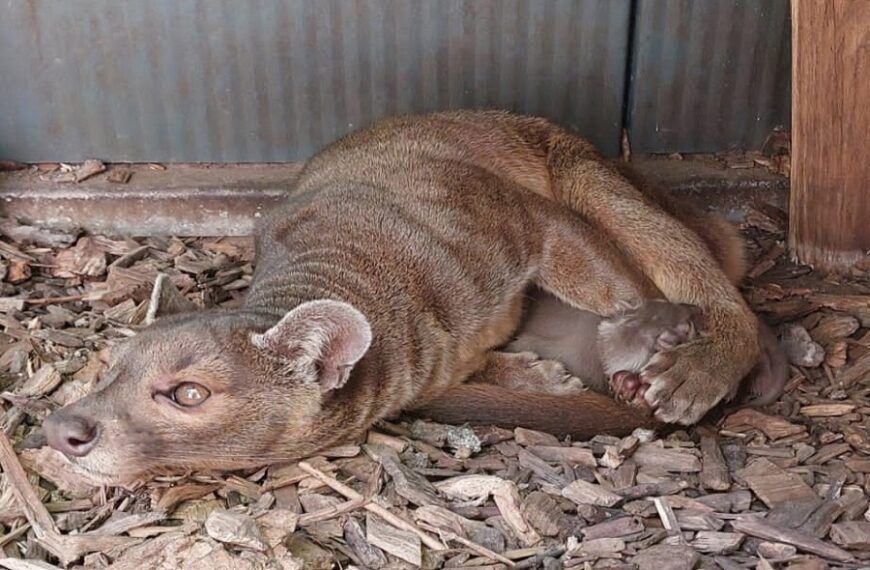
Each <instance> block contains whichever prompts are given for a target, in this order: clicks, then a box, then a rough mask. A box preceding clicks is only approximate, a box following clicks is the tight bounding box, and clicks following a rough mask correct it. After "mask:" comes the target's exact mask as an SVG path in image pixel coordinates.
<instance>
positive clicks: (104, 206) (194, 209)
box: [0, 157, 788, 236]
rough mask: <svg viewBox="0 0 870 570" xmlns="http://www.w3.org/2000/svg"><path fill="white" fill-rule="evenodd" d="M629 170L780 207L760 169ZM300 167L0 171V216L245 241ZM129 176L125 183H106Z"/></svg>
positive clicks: (734, 215) (697, 193)
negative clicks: (76, 179) (65, 176)
mask: <svg viewBox="0 0 870 570" xmlns="http://www.w3.org/2000/svg"><path fill="white" fill-rule="evenodd" d="M632 166H633V167H634V168H635V169H636V170H637V171H638V172H639V173H640V174H641V175H643V176H644V177H646V178H648V179H650V180H651V181H653V182H655V183H658V184H660V185H663V186H665V187H668V188H671V189H674V190H676V191H679V192H681V193H685V195H686V197H687V199H690V200H693V201H696V202H697V203H698V204H699V205H701V206H703V207H706V208H709V209H712V210H716V211H720V212H722V213H724V214H726V215H727V216H728V217H729V218H731V219H734V220H738V221H739V220H740V219H742V217H743V216H744V215H745V211H746V207H747V206H748V205H749V204H750V203H751V202H752V201H754V200H757V199H761V200H764V201H766V202H769V203H772V204H774V205H777V206H778V207H780V208H785V205H786V203H787V197H788V180H787V179H785V178H783V177H780V176H776V175H773V174H771V173H769V172H768V171H767V170H765V169H763V168H751V169H723V168H716V167H715V166H710V164H709V163H708V162H707V161H696V160H673V159H667V158H652V157H640V158H636V159H635V160H633V161H632ZM300 169H301V165H300V164H295V163H290V164H255V165H250V164H241V165H186V164H176V165H168V166H167V167H166V169H165V170H155V169H153V168H152V167H149V165H132V166H131V165H113V166H110V168H109V171H108V173H103V174H100V175H97V176H95V177H93V178H91V179H88V180H85V181H83V182H81V183H78V184H76V183H72V182H61V181H59V180H58V178H59V177H60V175H59V173H45V172H42V171H40V170H38V169H36V168H32V169H30V170H24V171H18V172H7V173H0V214H2V215H4V216H10V217H15V218H18V219H20V220H22V221H24V222H26V223H30V224H35V225H40V226H45V227H54V228H61V229H68V228H71V227H79V228H83V229H85V230H87V231H90V232H93V233H102V234H107V235H133V236H144V235H178V236H188V235H190V236H221V235H249V234H250V233H251V229H252V227H253V222H254V220H255V219H256V218H257V217H259V216H260V215H261V214H262V213H263V212H265V211H268V210H269V209H270V208H272V207H274V206H275V205H276V204H278V203H280V201H281V200H282V199H283V198H284V197H285V196H286V195H287V192H288V191H289V190H290V188H291V187H292V184H293V180H294V179H295V177H296V176H297V174H298V173H299V171H300ZM113 170H130V171H132V172H133V176H132V177H131V179H130V181H129V182H128V183H127V184H113V183H111V182H109V181H108V180H107V178H108V174H111V172H112V171H113Z"/></svg>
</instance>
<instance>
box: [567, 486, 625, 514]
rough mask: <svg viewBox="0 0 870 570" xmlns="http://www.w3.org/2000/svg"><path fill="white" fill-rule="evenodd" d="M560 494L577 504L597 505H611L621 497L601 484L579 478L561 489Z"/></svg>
mask: <svg viewBox="0 0 870 570" xmlns="http://www.w3.org/2000/svg"><path fill="white" fill-rule="evenodd" d="M562 496H563V497H565V498H566V499H569V500H571V501H573V502H575V503H577V504H578V505H597V506H600V507H612V506H614V505H616V504H617V503H619V502H620V501H621V500H622V497H621V496H619V495H617V494H615V493H612V492H610V491H608V490H607V489H605V488H604V487H602V486H601V485H595V484H594V483H587V482H586V481H582V480H580V479H578V480H576V481H574V482H572V483H571V484H570V485H568V486H567V487H565V488H564V489H562Z"/></svg>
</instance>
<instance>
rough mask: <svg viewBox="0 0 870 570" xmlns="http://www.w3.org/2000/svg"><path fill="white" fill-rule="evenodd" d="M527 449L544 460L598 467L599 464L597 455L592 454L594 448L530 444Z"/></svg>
mask: <svg viewBox="0 0 870 570" xmlns="http://www.w3.org/2000/svg"><path fill="white" fill-rule="evenodd" d="M527 449H528V450H529V451H530V452H531V453H534V454H535V455H537V456H538V457H540V458H541V459H543V460H544V461H550V462H553V463H567V464H568V465H571V466H576V465H582V466H585V467H596V466H597V465H598V463H597V462H596V461H595V455H593V454H592V450H591V449H586V448H583V447H562V446H552V445H530V446H529V447H528V448H527Z"/></svg>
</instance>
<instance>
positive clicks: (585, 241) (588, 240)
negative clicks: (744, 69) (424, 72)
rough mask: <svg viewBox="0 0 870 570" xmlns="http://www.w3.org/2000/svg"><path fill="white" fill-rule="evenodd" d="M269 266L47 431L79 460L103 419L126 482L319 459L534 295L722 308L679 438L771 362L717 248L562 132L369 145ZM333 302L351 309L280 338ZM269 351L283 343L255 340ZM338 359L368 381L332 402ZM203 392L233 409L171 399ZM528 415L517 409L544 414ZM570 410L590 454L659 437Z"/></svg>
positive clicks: (378, 132)
mask: <svg viewBox="0 0 870 570" xmlns="http://www.w3.org/2000/svg"><path fill="white" fill-rule="evenodd" d="M257 247H258V264H257V270H256V272H255V275H254V280H253V282H252V284H251V287H250V290H249V292H248V295H247V297H246V300H245V304H244V306H243V307H242V308H241V309H235V310H227V311H206V312H202V313H198V314H191V315H186V316H181V317H176V318H173V319H171V320H168V321H166V322H163V323H158V324H157V325H156V326H155V327H153V328H151V329H149V330H147V331H145V332H143V333H142V334H140V335H139V336H137V337H136V338H134V339H132V340H130V341H129V342H128V343H127V344H126V347H125V350H123V354H122V355H121V356H120V358H119V360H118V361H117V363H116V364H115V365H114V366H113V367H112V369H111V372H110V374H109V379H108V381H107V383H106V385H105V386H104V388H103V389H101V390H100V391H98V392H95V393H93V394H91V395H89V396H87V397H86V398H84V399H83V400H80V401H79V402H77V403H74V404H72V405H70V406H68V407H67V408H64V409H63V410H60V411H59V412H57V413H56V414H54V415H53V416H52V417H51V418H49V419H48V420H47V422H46V431H47V434H49V440H50V441H53V442H54V445H58V446H59V447H63V446H62V445H61V443H62V442H63V437H64V434H65V431H64V430H66V429H67V426H68V424H69V423H70V422H72V421H73V420H72V418H79V419H81V418H88V421H89V422H92V423H94V424H96V425H97V426H99V427H98V429H97V428H95V431H97V432H98V433H99V435H98V438H97V439H95V440H93V441H91V444H93V446H92V448H90V449H88V450H86V452H82V453H79V455H80V457H78V458H77V462H78V463H79V464H80V465H82V466H83V467H85V468H87V469H90V470H91V471H92V472H94V473H98V474H101V475H102V476H103V477H104V478H106V479H109V480H118V479H129V478H131V477H134V476H138V475H141V474H143V473H149V472H154V471H156V470H160V469H163V468H170V469H179V468H214V469H233V468H239V467H244V466H249V465H261V464H264V463H269V462H274V461H279V460H284V459H292V458H298V457H300V456H304V455H307V454H311V453H313V452H316V451H318V450H320V449H323V448H325V447H329V446H331V445H334V444H336V443H339V442H341V441H345V440H347V439H350V438H352V437H354V436H357V435H358V434H360V433H362V432H363V431H364V430H366V429H367V428H369V427H370V426H371V425H372V423H373V422H374V421H375V420H377V419H378V418H383V417H387V416H389V415H392V414H395V413H397V412H399V411H400V410H403V409H408V408H411V407H414V406H419V405H422V404H425V403H426V402H428V401H432V400H433V399H434V398H435V397H437V396H439V395H441V394H444V393H445V392H446V391H447V390H448V389H450V388H452V387H456V386H458V385H459V384H461V383H462V382H463V381H465V380H466V379H467V378H468V377H469V375H471V374H472V373H473V372H474V371H475V370H478V369H479V368H481V367H482V366H483V365H484V363H485V362H486V359H487V355H488V353H489V351H490V350H491V349H492V348H494V347H496V346H499V345H501V344H503V343H504V342H506V341H507V340H508V339H509V338H510V336H511V334H512V333H513V332H514V330H515V329H516V328H517V325H518V323H519V319H520V317H521V313H522V299H523V295H524V294H525V291H526V290H527V289H528V288H529V287H530V286H532V285H536V286H539V287H541V288H542V289H544V290H546V291H548V292H550V293H551V294H553V295H555V296H556V297H558V298H559V299H561V300H562V301H564V302H566V303H568V304H570V305H571V306H573V307H576V308H579V309H583V310H588V311H591V312H594V313H596V314H599V315H605V316H606V315H609V314H612V313H613V312H614V311H615V310H616V309H617V307H618V305H619V304H620V303H624V302H637V301H638V300H640V299H644V298H651V297H656V296H658V295H659V294H660V293H661V294H663V295H664V297H666V298H667V299H669V300H671V301H674V302H685V303H691V304H695V305H698V306H699V307H700V308H701V310H702V311H703V313H704V316H705V320H706V325H707V329H708V331H709V335H707V336H705V337H704V338H702V339H699V340H697V341H695V342H692V343H688V344H685V345H683V346H680V347H677V348H676V349H674V350H670V351H666V352H661V353H659V354H657V355H656V356H655V357H654V358H653V360H652V361H651V362H650V364H649V366H648V367H647V369H646V370H645V375H646V376H647V381H648V383H649V384H650V388H649V389H648V390H647V394H648V396H649V400H650V403H651V404H652V405H653V406H654V407H655V409H656V414H657V417H658V418H659V419H660V420H664V421H669V422H680V423H692V422H694V421H696V420H698V419H699V418H700V417H701V415H702V414H703V413H704V412H706V411H707V410H708V409H709V408H711V407H712V406H713V405H714V404H716V403H717V402H718V401H720V400H721V399H722V398H723V397H725V396H726V395H727V394H728V393H729V392H731V391H732V390H733V389H734V388H735V387H736V386H737V384H738V382H739V380H740V379H741V378H742V377H743V376H744V375H745V374H746V373H747V372H748V371H749V369H750V368H751V367H752V364H753V363H754V362H755V361H756V359H757V353H758V345H757V339H756V335H755V334H754V331H755V327H756V324H755V318H754V315H753V314H752V313H751V311H749V309H748V308H747V307H746V304H745V303H744V301H743V299H742V298H741V296H740V294H739V293H738V291H737V290H736V289H735V288H734V287H733V286H732V285H731V283H730V282H729V280H728V278H727V277H726V276H725V275H724V274H723V272H722V271H721V269H719V267H718V264H717V263H716V260H715V259H714V258H713V257H712V254H711V253H710V251H709V249H708V248H707V246H706V245H705V244H704V242H703V241H702V240H701V239H699V238H698V235H697V234H695V233H693V232H692V231H691V230H689V229H688V228H686V227H685V226H683V225H682V224H680V223H679V222H678V221H677V220H676V219H675V218H673V217H672V216H671V215H670V214H668V213H667V212H666V211H665V210H663V209H661V208H659V207H658V206H657V205H656V203H655V202H654V201H653V200H652V199H651V198H650V197H649V196H647V195H644V194H643V193H642V192H640V191H639V190H638V189H636V188H635V187H634V186H632V185H631V184H630V183H629V182H628V181H627V180H626V179H625V178H623V177H622V176H621V175H619V174H618V173H617V172H616V171H615V170H614V169H613V168H611V167H609V166H608V165H607V164H606V163H604V162H603V161H602V160H601V158H600V156H599V155H598V154H597V152H596V151H595V150H594V149H593V148H592V146H591V145H589V144H588V143H586V142H585V141H583V140H581V139H579V138H577V137H575V136H573V135H571V134H569V133H567V132H566V131H564V130H562V129H560V128H558V127H556V126H554V125H553V124H551V123H549V122H547V121H545V120H543V119H535V118H527V117H517V116H514V115H510V114H507V113H502V112H450V113H440V114H435V115H429V116H424V117H401V118H395V119H389V120H385V121H382V122H380V123H378V124H376V125H375V126H374V127H372V128H370V129H367V130H363V131H359V132H357V133H354V134H351V135H349V136H347V137H345V138H343V139H341V140H339V141H338V142H336V143H334V144H332V145H330V146H329V147H327V148H326V149H324V150H323V151H322V152H321V153H320V154H319V155H317V156H316V157H314V158H313V159H312V160H311V161H310V162H309V163H308V164H307V165H306V167H305V169H304V170H303V172H302V173H301V175H300V176H299V179H298V181H297V183H296V187H295V188H294V190H293V192H292V195H291V196H290V198H289V199H288V202H287V204H286V205H285V206H284V207H282V208H280V209H278V210H276V211H275V212H274V213H272V215H270V216H269V219H268V220H267V221H266V222H265V223H264V224H263V225H262V226H261V228H260V230H259V232H258V235H257ZM317 300H321V301H322V300H331V301H332V302H334V303H338V302H340V303H338V304H336V305H334V306H333V305H330V304H329V303H326V304H325V305H323V310H324V311H325V312H324V313H323V314H322V315H320V316H319V317H317V318H312V319H307V320H306V319H296V320H293V319H290V321H292V326H287V322H285V321H282V322H285V324H284V326H282V327H281V330H277V329H274V327H276V326H278V323H279V321H281V320H282V318H283V317H285V316H289V315H290V313H292V312H293V311H294V310H297V309H299V310H303V309H304V308H305V307H307V306H308V304H309V303H310V302H311V301H317ZM348 304H349V305H351V306H352V307H353V308H355V309H356V310H357V311H358V312H359V313H361V314H362V315H363V316H364V319H365V321H364V324H365V327H366V328H370V331H371V343H370V345H366V346H367V351H366V352H365V355H364V356H363V357H362V359H361V360H359V361H358V362H355V361H354V362H350V361H347V362H345V361H343V360H341V359H338V360H336V358H335V354H334V353H333V351H334V350H336V348H335V347H336V346H338V347H340V348H341V347H344V346H345V345H348V344H350V345H354V346H356V344H359V342H360V338H361V337H360V334H362V333H361V331H360V330H358V327H356V325H354V324H353V322H351V321H348V320H346V319H345V317H343V316H342V311H337V312H336V311H333V310H332V309H335V308H336V307H338V305H341V306H345V305H348ZM303 312H304V311H303ZM345 312H346V311H345ZM342 319H345V320H342ZM294 327H296V328H297V329H298V331H296V332H294ZM355 327H356V328H355ZM264 333H265V334H267V335H268V337H269V338H270V339H272V340H274V341H275V342H270V343H268V344H264V343H256V344H255V343H254V342H252V339H253V338H259V337H258V336H257V335H262V334H264ZM252 335H253V336H252ZM348 335H350V336H348ZM297 337H298V338H297ZM300 339H302V340H300ZM282 340H283V342H285V343H286V344H285V345H284V347H283V348H282V349H281V350H277V349H276V348H275V347H278V346H279V345H280V342H279V341H282ZM354 343H356V344H354ZM341 350H344V349H343V348H342V349H341ZM333 362H338V364H335V366H337V368H336V369H335V370H331V371H330V373H331V376H330V377H332V378H335V377H336V376H338V377H344V375H347V376H348V379H347V382H346V385H342V387H338V388H327V387H326V384H325V382H324V369H323V366H325V364H324V363H333ZM329 365H330V366H332V364H329ZM189 381H195V382H196V383H197V384H198V385H200V386H202V387H203V389H204V390H205V389H207V390H209V391H210V393H211V396H210V397H209V398H208V399H207V400H206V401H205V402H204V403H203V404H202V405H200V406H199V407H197V408H194V409H181V408H179V407H178V406H177V405H174V404H173V403H172V401H171V399H170V398H169V396H171V395H172V393H173V392H172V391H171V390H172V388H173V386H176V385H178V383H179V382H189ZM488 388H489V389H493V388H497V387H488ZM469 389H470V390H478V388H469ZM502 396H504V394H502ZM514 397H515V398H516V397H517V396H514ZM521 400H522V402H523V404H522V405H518V404H514V405H513V408H512V409H513V411H514V412H524V411H525V412H528V411H529V410H528V409H527V406H526V405H525V400H524V399H521ZM491 401H492V402H496V401H498V398H493V399H491ZM498 405H499V406H501V408H500V409H503V410H505V409H508V407H509V406H510V404H509V403H507V402H505V401H504V399H502V400H501V403H500V404H498ZM542 405H543V404H542ZM565 406H567V407H568V408H569V409H571V410H575V411H576V413H573V414H568V416H566V417H565V423H566V424H570V423H571V422H575V424H576V425H577V426H578V429H577V430H574V429H571V427H570V426H567V428H566V429H565V431H571V432H575V431H576V432H577V433H585V434H586V435H591V434H592V433H595V432H597V431H599V427H601V426H606V425H610V422H611V418H617V417H618V418H622V419H624V420H625V423H622V424H620V427H621V429H628V428H630V427H632V425H634V426H637V425H645V424H646V423H647V421H648V420H646V419H643V418H640V417H638V414H636V413H635V412H634V411H633V410H630V409H628V408H625V407H622V406H619V405H618V404H616V403H615V402H613V401H611V400H609V399H607V398H603V399H602V397H600V396H597V395H596V396H593V395H591V394H587V395H585V396H582V397H580V398H579V400H573V401H567V402H566V403H565ZM542 409H543V408H542ZM620 410H621V411H620ZM546 413H552V411H551V410H547V411H546ZM632 422H633V424H632ZM553 427H554V428H555V427H557V426H553ZM581 428H582V429H581Z"/></svg>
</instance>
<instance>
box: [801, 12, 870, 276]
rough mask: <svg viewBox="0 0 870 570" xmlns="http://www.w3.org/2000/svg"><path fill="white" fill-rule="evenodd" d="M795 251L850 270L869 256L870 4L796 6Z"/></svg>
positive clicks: (808, 259)
mask: <svg viewBox="0 0 870 570" xmlns="http://www.w3.org/2000/svg"><path fill="white" fill-rule="evenodd" d="M791 6H792V85H793V87H792V171H791V200H790V206H789V246H790V247H791V249H792V252H793V255H794V256H795V257H796V258H797V259H798V260H800V261H801V262H803V263H807V264H809V265H813V266H815V267H818V268H820V269H824V270H831V271H846V270H848V269H849V268H850V267H853V266H854V265H855V264H857V263H859V262H862V261H863V262H864V263H866V261H867V259H868V258H867V256H866V252H867V251H868V250H870V0H792V3H791Z"/></svg>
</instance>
